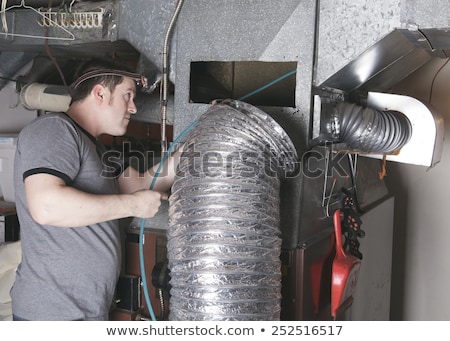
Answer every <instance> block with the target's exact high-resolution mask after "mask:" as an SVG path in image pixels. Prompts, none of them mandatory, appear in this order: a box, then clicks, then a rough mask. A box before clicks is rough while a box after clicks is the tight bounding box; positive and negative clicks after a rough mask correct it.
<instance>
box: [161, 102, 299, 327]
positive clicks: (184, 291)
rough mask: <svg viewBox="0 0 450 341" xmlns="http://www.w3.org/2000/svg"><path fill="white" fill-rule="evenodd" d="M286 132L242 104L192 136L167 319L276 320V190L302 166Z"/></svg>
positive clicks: (173, 224) (175, 204)
mask: <svg viewBox="0 0 450 341" xmlns="http://www.w3.org/2000/svg"><path fill="white" fill-rule="evenodd" d="M296 161H297V154H296V151H295V147H294V145H293V144H292V141H291V140H290V138H289V137H288V135H287V134H286V133H285V131H284V130H283V129H282V128H281V127H280V126H279V125H278V124H277V123H276V122H275V121H274V120H273V119H272V118H271V117H270V116H269V115H267V114H266V113H264V112H262V111H261V110H259V109H257V108H255V107H253V106H251V105H249V104H246V103H244V102H240V101H227V102H222V103H219V104H215V105H213V106H211V108H210V109H209V110H208V111H207V112H206V113H205V114H204V115H203V116H202V117H201V118H200V120H199V122H198V123H197V126H196V127H195V129H194V130H192V131H191V133H190V135H189V136H188V138H187V142H186V144H185V149H184V152H183V156H182V159H181V161H180V164H179V169H178V173H177V178H176V179H175V182H174V185H173V187H172V195H171V196H170V199H169V200H170V201H169V204H170V206H169V228H168V233H167V234H168V244H167V249H168V259H169V268H170V274H171V280H170V284H171V299H170V315H169V319H170V320H187V321H192V320H208V321H211V320H222V321H223V320H230V321H239V320H245V321H250V320H279V319H280V310H281V308H280V298H281V294H280V291H281V273H280V268H281V264H280V259H279V256H280V252H281V238H280V230H279V205H280V198H279V187H280V182H281V181H282V179H283V178H284V177H285V176H286V175H289V174H292V173H293V172H294V171H295V169H296V166H297V162H296Z"/></svg>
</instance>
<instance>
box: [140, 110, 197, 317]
mask: <svg viewBox="0 0 450 341" xmlns="http://www.w3.org/2000/svg"><path fill="white" fill-rule="evenodd" d="M199 119H200V118H197V119H196V120H195V121H194V122H192V123H191V124H190V125H189V126H188V127H187V128H186V129H184V130H183V131H182V132H181V134H180V135H178V137H177V138H176V139H175V140H174V141H173V143H172V144H171V145H170V147H169V149H168V150H167V152H166V153H165V154H164V155H163V158H162V159H161V162H160V163H159V165H158V168H157V169H156V172H155V175H154V176H153V179H152V182H151V184H150V189H151V190H152V189H153V188H154V187H155V183H156V179H157V178H158V176H159V174H160V172H161V169H162V167H163V165H164V163H165V162H166V160H167V158H168V157H169V155H170V153H171V152H172V150H173V148H174V147H175V146H176V145H177V144H178V143H179V142H180V140H181V139H182V138H183V137H184V136H185V135H186V134H187V133H188V132H189V131H191V130H192V128H194V127H195V125H196V124H197V122H198V121H199ZM144 228H145V219H144V218H142V219H141V225H140V229H139V263H140V269H141V277H142V278H141V279H142V287H143V289H144V298H145V302H146V304H147V307H148V311H149V313H150V317H151V319H152V320H153V321H156V317H155V313H154V311H153V308H152V303H151V301H150V296H149V293H148V287H147V276H146V273H145V260H144Z"/></svg>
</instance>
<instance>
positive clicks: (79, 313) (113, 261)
mask: <svg viewBox="0 0 450 341" xmlns="http://www.w3.org/2000/svg"><path fill="white" fill-rule="evenodd" d="M102 155H104V149H103V150H102V146H101V145H100V144H99V143H97V141H96V140H95V139H94V137H93V136H92V135H90V134H89V133H87V132H86V131H84V130H83V129H82V128H81V127H79V126H77V125H76V124H75V123H74V122H73V121H72V120H71V119H70V118H69V117H68V116H67V115H65V114H54V113H49V114H46V115H43V116H41V117H39V118H37V119H36V120H35V121H34V122H32V123H31V124H30V125H29V126H27V127H25V128H24V129H23V130H22V131H21V133H20V135H19V139H18V143H17V151H16V159H15V170H14V172H15V180H14V181H15V193H16V209H17V214H18V217H19V222H20V229H21V245H22V253H23V255H22V262H21V264H20V265H19V267H18V270H17V275H16V281H15V283H14V286H13V288H12V290H11V297H12V310H13V314H15V315H17V316H19V317H21V318H24V319H27V320H105V319H107V318H108V312H109V309H110V307H111V304H112V301H113V299H114V291H115V285H116V282H117V279H118V276H119V272H120V264H121V243H120V231H119V224H118V221H106V222H102V223H98V224H94V225H90V226H86V227H74V228H65V227H57V226H47V225H44V226H43V225H39V224H37V223H36V222H35V221H34V220H33V218H32V217H31V215H30V213H29V211H28V204H27V201H26V198H25V190H24V184H23V180H24V179H25V178H26V177H27V176H30V175H33V174H37V173H47V174H52V175H55V176H58V177H60V178H61V179H63V180H64V181H65V183H66V185H68V186H72V187H74V188H77V189H79V190H81V191H85V192H89V193H94V194H113V193H117V192H118V186H117V180H116V178H115V177H114V176H109V177H107V176H105V172H104V171H105V170H106V172H107V173H111V168H110V167H111V165H106V163H105V162H104V161H102ZM103 159H105V158H103ZM113 166H114V165H113ZM121 166H122V167H118V172H116V175H117V174H119V173H120V170H121V169H120V168H123V165H121ZM102 171H103V173H102Z"/></svg>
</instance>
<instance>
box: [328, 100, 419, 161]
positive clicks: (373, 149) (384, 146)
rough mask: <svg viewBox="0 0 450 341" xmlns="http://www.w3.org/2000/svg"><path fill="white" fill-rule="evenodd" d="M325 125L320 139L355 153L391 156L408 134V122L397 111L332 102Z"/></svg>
mask: <svg viewBox="0 0 450 341" xmlns="http://www.w3.org/2000/svg"><path fill="white" fill-rule="evenodd" d="M322 119H323V118H322ZM325 122H326V123H325V124H324V125H323V130H324V131H325V134H322V137H321V139H322V140H327V141H328V142H330V141H332V142H338V143H343V144H345V145H346V146H347V147H348V148H349V149H351V150H353V151H359V152H367V153H381V154H389V153H393V152H395V151H397V150H399V149H401V148H402V147H403V146H404V145H405V144H406V143H407V142H408V141H409V139H410V138H411V134H412V126H411V123H410V121H409V119H408V118H407V117H406V116H405V115H404V114H403V113H401V112H398V111H382V110H378V109H373V108H368V107H362V106H359V105H357V104H353V103H346V102H337V103H335V104H334V106H333V108H332V109H331V110H329V112H328V113H326V118H325Z"/></svg>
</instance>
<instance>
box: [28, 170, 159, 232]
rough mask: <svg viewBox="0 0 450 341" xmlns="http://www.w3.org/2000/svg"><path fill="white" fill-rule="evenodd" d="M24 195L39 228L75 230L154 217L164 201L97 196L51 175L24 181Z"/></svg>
mask: <svg viewBox="0 0 450 341" xmlns="http://www.w3.org/2000/svg"><path fill="white" fill-rule="evenodd" d="M24 181H25V192H26V197H27V202H28V206H29V210H30V213H31V216H32V217H33V219H34V220H35V221H36V222H38V223H39V224H42V225H54V226H61V227H78V226H87V225H90V224H95V223H98V222H102V221H107V220H113V219H119V218H125V217H130V216H135V217H141V218H150V217H153V216H154V215H155V214H156V213H157V212H158V209H159V206H160V205H161V200H167V194H165V193H160V192H157V191H149V190H143V191H137V192H135V193H131V194H117V195H114V194H113V195H96V194H90V193H85V192H82V191H80V190H77V189H75V188H73V187H70V186H66V184H65V183H64V181H63V180H61V179H60V178H58V177H56V176H53V175H50V174H44V173H41V174H34V175H30V176H28V177H27V178H26V179H25V180H24Z"/></svg>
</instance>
